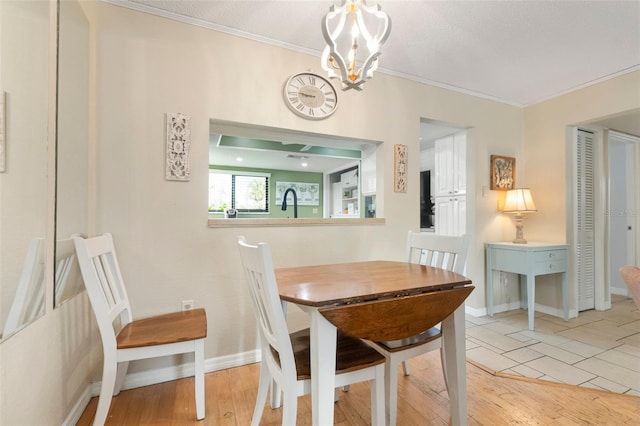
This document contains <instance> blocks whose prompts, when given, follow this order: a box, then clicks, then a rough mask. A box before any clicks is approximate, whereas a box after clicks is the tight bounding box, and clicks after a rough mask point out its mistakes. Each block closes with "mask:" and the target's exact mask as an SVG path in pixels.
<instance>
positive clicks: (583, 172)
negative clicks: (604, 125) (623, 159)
mask: <svg viewBox="0 0 640 426" xmlns="http://www.w3.org/2000/svg"><path fill="white" fill-rule="evenodd" d="M593 144H594V137H593V134H592V133H589V132H586V131H583V130H578V140H577V144H576V160H577V163H576V165H577V170H576V171H577V176H576V182H577V191H576V200H575V205H576V215H577V217H576V224H577V235H576V237H577V242H576V277H577V279H578V311H584V310H587V309H594V308H595V281H594V277H595V273H594V266H595V258H594V254H595V247H594V159H593V152H594V147H593Z"/></svg>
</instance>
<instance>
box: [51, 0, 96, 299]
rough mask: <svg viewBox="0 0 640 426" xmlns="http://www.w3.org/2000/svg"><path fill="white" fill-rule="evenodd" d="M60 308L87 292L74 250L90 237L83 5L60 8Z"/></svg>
mask: <svg viewBox="0 0 640 426" xmlns="http://www.w3.org/2000/svg"><path fill="white" fill-rule="evenodd" d="M59 8H60V9H59V18H58V19H59V24H58V25H59V26H58V99H57V101H58V125H57V132H58V134H57V145H56V147H57V148H56V149H57V176H56V264H55V294H54V300H55V306H59V305H60V304H61V303H62V302H64V301H65V300H68V299H69V298H71V297H73V296H74V295H76V294H78V293H80V292H81V291H82V290H83V289H84V284H83V282H82V277H81V275H80V269H79V267H78V262H77V260H76V259H75V251H74V247H73V240H72V239H71V238H72V237H73V236H74V235H86V234H87V208H88V180H87V178H88V163H87V161H88V139H89V21H88V19H87V17H86V15H85V14H84V11H83V9H82V7H81V5H80V3H79V2H77V1H75V0H66V1H61V2H60V3H59Z"/></svg>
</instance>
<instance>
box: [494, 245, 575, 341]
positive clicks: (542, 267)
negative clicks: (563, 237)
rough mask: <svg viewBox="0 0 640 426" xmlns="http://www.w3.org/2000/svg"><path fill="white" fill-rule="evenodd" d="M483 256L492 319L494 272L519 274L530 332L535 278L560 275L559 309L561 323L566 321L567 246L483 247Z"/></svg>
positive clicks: (567, 292) (567, 300)
mask: <svg viewBox="0 0 640 426" xmlns="http://www.w3.org/2000/svg"><path fill="white" fill-rule="evenodd" d="M486 254H487V278H486V283H487V310H488V311H489V315H490V316H493V278H494V277H493V275H494V274H493V273H494V271H504V272H512V273H515V274H520V275H521V276H522V280H521V289H522V290H521V291H522V298H523V302H522V307H523V308H526V309H527V310H528V311H529V312H528V314H529V330H533V329H534V327H533V317H534V306H535V301H536V300H535V299H536V298H535V294H536V282H535V281H536V276H537V275H546V274H555V273H560V274H562V307H563V310H564V320H565V321H568V320H569V284H568V282H567V270H568V267H569V246H568V245H567V244H553V243H527V244H515V243H505V242H496V243H486Z"/></svg>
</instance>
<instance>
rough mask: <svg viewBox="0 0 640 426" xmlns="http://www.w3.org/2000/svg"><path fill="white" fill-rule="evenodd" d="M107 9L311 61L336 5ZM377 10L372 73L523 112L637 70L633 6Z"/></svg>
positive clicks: (146, 2)
mask: <svg viewBox="0 0 640 426" xmlns="http://www.w3.org/2000/svg"><path fill="white" fill-rule="evenodd" d="M107 1H110V2H112V3H116V4H121V5H126V6H128V7H133V8H137V9H141V10H143V11H146V12H149V13H156V14H160V15H164V16H167V17H170V18H174V19H179V20H183V21H187V22H191V23H193V24H197V25H202V26H206V27H209V28H213V29H216V30H219V31H224V32H228V33H232V34H236V35H240V36H245V37H249V38H252V39H256V40H259V41H263V42H267V43H271V44H275V45H279V46H283V47H289V48H292V49H295V50H300V51H304V52H307V53H312V54H317V55H318V58H319V56H320V52H321V51H322V49H323V47H324V40H323V38H322V34H321V29H320V21H321V19H322V17H323V16H324V15H325V14H326V13H327V12H328V11H329V7H330V6H331V4H334V3H338V2H337V1H335V2H334V1H330V0H323V1H317V0H293V1H292V0H278V1H273V0H208V1H205V0H107ZM378 3H379V4H380V5H381V7H382V10H383V11H385V12H386V13H387V14H388V15H389V17H390V18H391V20H392V29H391V35H390V36H389V39H388V41H387V43H386V44H385V45H384V47H383V50H382V55H381V56H380V68H379V69H378V71H379V72H386V73H389V74H393V75H398V76H402V77H406V78H409V79H411V80H415V81H420V82H425V83H429V84H435V85H437V86H441V87H446V88H450V89H453V90H459V91H462V92H465V93H470V94H474V95H477V96H482V97H486V98H489V99H494V100H498V101H501V102H505V103H509V104H513V105H518V106H526V105H531V104H534V103H537V102H540V101H542V100H545V99H549V98H552V97H555V96H558V95H560V94H562V93H566V92H568V91H572V90H575V89H577V88H580V87H584V86H587V85H590V84H593V83H595V82H598V81H602V80H605V79H608V78H611V77H614V76H617V75H621V74H623V73H626V72H629V71H632V70H635V69H640V1H637V0H622V1H619V0H596V1H589V0H579V1H521V0H506V1H493V0H475V1H474V0H471V1H417V0H379V1H378ZM316 71H321V67H320V60H319V59H318V70H316ZM374 78H375V77H374ZM364 90H366V84H365V89H364Z"/></svg>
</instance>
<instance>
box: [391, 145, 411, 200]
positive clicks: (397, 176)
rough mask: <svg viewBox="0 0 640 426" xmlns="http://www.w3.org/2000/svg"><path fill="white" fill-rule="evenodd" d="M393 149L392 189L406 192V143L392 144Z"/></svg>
mask: <svg viewBox="0 0 640 426" xmlns="http://www.w3.org/2000/svg"><path fill="white" fill-rule="evenodd" d="M393 151H394V156H393V190H394V191H395V192H407V166H408V164H407V163H408V158H407V155H408V154H407V151H408V149H407V145H394V146H393Z"/></svg>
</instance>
